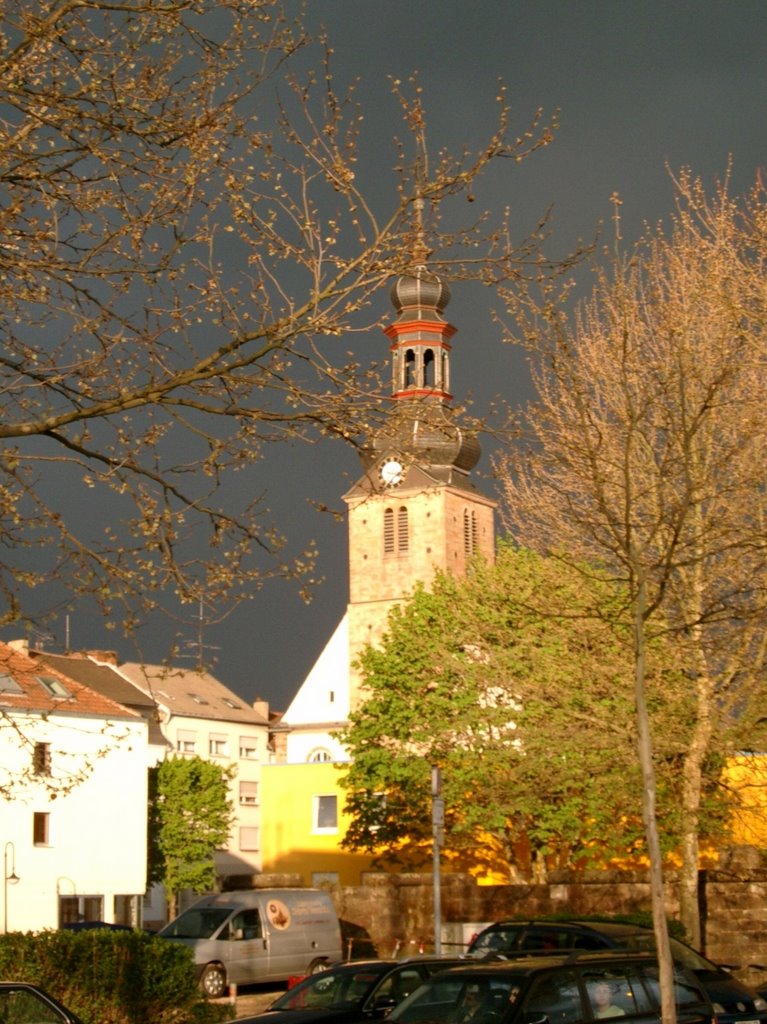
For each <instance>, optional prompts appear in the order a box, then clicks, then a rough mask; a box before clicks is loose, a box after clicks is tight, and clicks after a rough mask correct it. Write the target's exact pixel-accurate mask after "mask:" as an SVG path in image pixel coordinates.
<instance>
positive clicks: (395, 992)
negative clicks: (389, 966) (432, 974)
mask: <svg viewBox="0 0 767 1024" xmlns="http://www.w3.org/2000/svg"><path fill="white" fill-rule="evenodd" d="M421 984H423V978H422V977H421V972H420V971H419V970H418V968H416V967H403V968H402V970H399V971H393V972H392V973H391V974H390V975H389V976H388V977H386V978H384V980H383V981H382V982H381V984H380V985H379V986H378V988H377V989H376V990H375V996H374V999H375V1000H376V1001H377V1000H379V999H382V998H387V999H393V1000H394V1001H395V1003H400V1002H402V1000H403V999H405V998H407V996H409V995H410V993H411V992H415V990H416V989H417V988H418V986H419V985H421Z"/></svg>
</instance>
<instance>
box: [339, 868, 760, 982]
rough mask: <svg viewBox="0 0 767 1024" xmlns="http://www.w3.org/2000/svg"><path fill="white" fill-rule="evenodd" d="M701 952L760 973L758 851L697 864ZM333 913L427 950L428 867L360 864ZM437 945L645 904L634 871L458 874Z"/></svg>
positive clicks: (395, 942) (446, 890) (391, 944)
mask: <svg viewBox="0 0 767 1024" xmlns="http://www.w3.org/2000/svg"><path fill="white" fill-rule="evenodd" d="M667 891H668V906H667V910H668V914H669V916H670V917H671V918H677V917H678V911H679V906H678V901H677V896H676V889H675V884H674V879H673V878H668V879H667ZM700 893H701V910H702V919H703V926H704V935H705V952H706V953H707V954H708V956H710V957H711V958H712V959H713V960H716V961H718V962H720V963H728V964H736V965H738V971H737V973H738V975H739V976H740V977H742V978H743V980H744V981H747V982H748V983H749V984H755V983H757V982H760V983H761V982H762V981H763V980H767V966H763V967H762V968H761V969H756V968H753V967H749V966H748V965H751V964H759V965H767V867H765V864H764V860H763V859H762V857H761V856H760V854H759V852H758V851H755V850H750V849H738V850H734V851H730V853H729V854H728V855H727V857H725V858H723V859H722V861H721V863H720V865H719V867H718V868H717V870H716V871H708V872H702V873H701V887H700ZM335 899H336V905H337V910H338V914H339V917H342V918H344V919H345V920H347V921H350V922H352V923H353V924H355V925H358V926H359V927H361V928H364V929H365V930H366V931H367V932H368V933H369V934H370V936H371V937H372V939H373V940H374V942H375V943H376V945H377V947H378V951H379V955H381V956H390V955H392V954H395V955H400V956H401V955H405V954H406V953H416V952H419V951H421V952H429V951H431V950H432V949H433V944H434V924H433V883H432V876H431V874H430V873H429V874H402V875H389V874H383V873H381V874H372V873H371V874H368V875H366V876H365V880H364V884H363V885H361V886H355V887H343V888H341V889H339V890H338V891H337V892H336V893H335ZM441 904H442V922H443V927H442V942H443V951H444V952H453V951H456V952H457V951H458V950H459V949H462V947H463V945H464V943H465V942H467V941H468V940H469V939H470V937H471V934H472V932H473V931H474V930H476V929H477V928H479V927H481V926H482V925H483V924H485V923H489V922H491V921H497V920H500V919H501V918H504V917H539V916H544V915H552V914H555V915H560V916H565V915H566V916H571V917H578V916H593V915H597V914H599V915H602V914H629V913H632V912H637V911H645V912H647V911H648V910H649V907H650V885H649V880H648V878H647V876H646V875H645V874H644V873H641V872H636V873H627V872H593V873H587V874H578V875H573V876H568V875H564V874H557V875H556V876H554V875H553V876H552V877H551V879H550V881H549V882H548V884H546V885H506V886H479V885H477V884H476V883H475V882H474V881H473V879H471V878H470V877H469V876H466V875H446V876H444V877H443V878H442V882H441Z"/></svg>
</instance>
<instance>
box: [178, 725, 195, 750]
mask: <svg viewBox="0 0 767 1024" xmlns="http://www.w3.org/2000/svg"><path fill="white" fill-rule="evenodd" d="M176 752H177V753H178V754H196V753H197V733H196V732H194V731H193V730H192V729H179V730H178V732H177V733H176Z"/></svg>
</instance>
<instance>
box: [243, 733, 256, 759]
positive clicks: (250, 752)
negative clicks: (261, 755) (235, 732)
mask: <svg viewBox="0 0 767 1024" xmlns="http://www.w3.org/2000/svg"><path fill="white" fill-rule="evenodd" d="M240 760H242V761H257V760H258V737H257V736H240Z"/></svg>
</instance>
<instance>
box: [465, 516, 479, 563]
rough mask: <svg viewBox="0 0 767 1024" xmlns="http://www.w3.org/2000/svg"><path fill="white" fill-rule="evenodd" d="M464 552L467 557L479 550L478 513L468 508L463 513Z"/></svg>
mask: <svg viewBox="0 0 767 1024" xmlns="http://www.w3.org/2000/svg"><path fill="white" fill-rule="evenodd" d="M463 550H464V552H465V553H466V554H467V555H473V554H474V552H475V551H476V550H477V513H476V512H475V511H473V510H472V509H468V508H467V509H464V511H463Z"/></svg>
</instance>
